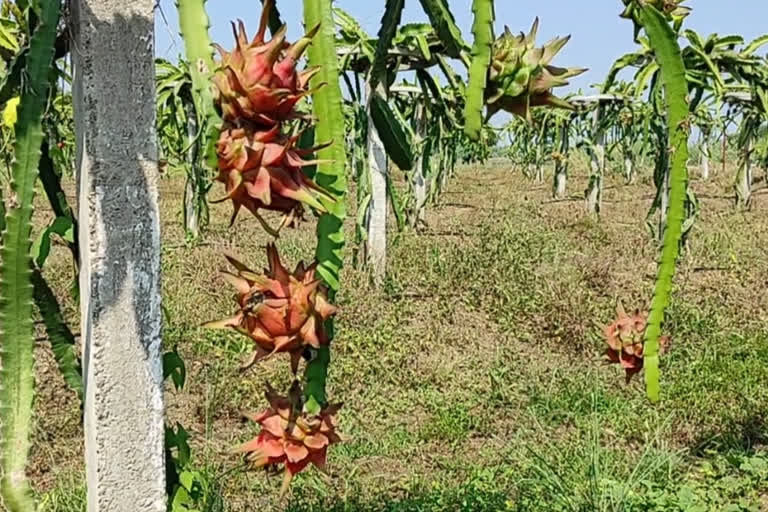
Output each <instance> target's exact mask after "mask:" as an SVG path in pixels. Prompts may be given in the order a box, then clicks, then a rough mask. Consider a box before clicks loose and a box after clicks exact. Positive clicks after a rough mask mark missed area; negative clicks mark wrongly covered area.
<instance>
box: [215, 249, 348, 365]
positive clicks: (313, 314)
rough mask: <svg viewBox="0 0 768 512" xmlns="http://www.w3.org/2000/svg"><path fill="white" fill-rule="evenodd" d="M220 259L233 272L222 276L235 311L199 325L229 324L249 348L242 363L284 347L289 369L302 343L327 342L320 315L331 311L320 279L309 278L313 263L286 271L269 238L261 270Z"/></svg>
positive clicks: (305, 345)
mask: <svg viewBox="0 0 768 512" xmlns="http://www.w3.org/2000/svg"><path fill="white" fill-rule="evenodd" d="M226 258H227V260H229V262H230V263H231V264H232V266H233V267H235V269H236V270H237V273H230V272H222V275H223V277H224V278H225V279H226V280H227V281H228V282H229V283H230V284H232V285H233V286H234V287H235V288H236V290H237V302H238V305H239V310H238V311H237V313H236V314H235V315H234V316H232V317H230V318H226V319H224V320H219V321H214V322H208V323H206V324H204V325H203V326H204V327H208V328H213V329H225V328H231V329H234V330H236V331H238V332H240V333H241V334H243V335H245V336H248V337H249V338H251V339H252V340H253V341H254V343H255V351H254V352H253V354H252V355H251V356H250V358H249V359H248V361H246V363H245V364H244V367H245V368H247V367H250V366H251V365H253V364H254V363H256V362H257V361H259V360H261V359H263V358H265V357H269V356H271V355H272V354H275V353H278V352H287V353H289V354H290V356H291V369H292V370H293V373H294V374H295V373H296V371H297V369H298V364H299V360H300V359H301V356H302V354H303V352H304V351H305V349H306V348H308V347H314V348H319V347H320V346H321V345H326V344H327V343H328V335H327V333H326V331H325V320H326V319H328V318H329V317H331V316H332V315H334V314H335V313H336V311H337V309H336V307H335V306H332V305H331V304H330V303H329V302H328V300H327V298H326V292H325V289H324V288H323V286H322V284H321V280H320V279H316V278H315V264H312V265H310V266H309V267H305V266H304V263H303V262H299V264H298V265H297V266H296V269H295V270H294V271H293V273H289V272H288V270H287V269H286V268H285V267H284V266H283V264H282V263H281V262H280V256H279V254H278V253H277V248H276V247H275V245H274V244H271V243H270V244H268V245H267V258H268V261H269V268H268V269H266V270H265V271H264V273H263V274H262V275H259V274H256V273H255V272H253V271H252V270H250V269H249V268H248V267H246V266H245V265H243V264H242V263H240V262H239V261H238V260H236V259H235V258H233V257H232V256H226Z"/></svg>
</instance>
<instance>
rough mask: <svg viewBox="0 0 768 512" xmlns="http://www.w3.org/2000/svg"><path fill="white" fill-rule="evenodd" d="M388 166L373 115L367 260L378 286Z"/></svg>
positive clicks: (370, 123)
mask: <svg viewBox="0 0 768 512" xmlns="http://www.w3.org/2000/svg"><path fill="white" fill-rule="evenodd" d="M369 93H370V91H369ZM369 97H370V94H369ZM369 108H370V107H369ZM387 165H388V162H387V153H386V152H385V151H384V144H383V143H382V142H381V139H380V138H379V132H377V131H376V126H375V125H374V124H373V120H372V119H371V116H370V112H369V114H368V169H369V173H370V180H371V181H370V183H371V202H370V203H369V204H368V215H367V220H368V240H367V241H366V257H367V260H368V264H369V265H370V266H371V270H372V271H373V279H374V282H375V283H377V284H380V283H381V282H382V281H383V280H384V275H385V273H386V268H387V172H389V170H388V169H387Z"/></svg>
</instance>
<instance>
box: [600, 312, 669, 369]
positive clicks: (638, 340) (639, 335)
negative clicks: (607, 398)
mask: <svg viewBox="0 0 768 512" xmlns="http://www.w3.org/2000/svg"><path fill="white" fill-rule="evenodd" d="M616 314H617V319H616V321H614V322H613V323H611V324H609V325H607V326H605V341H606V343H608V349H607V350H606V352H605V354H606V356H607V357H608V359H609V360H610V362H612V363H618V364H620V365H621V367H622V368H624V370H625V372H626V382H627V383H629V382H630V380H631V379H632V376H634V375H635V374H636V373H639V372H640V370H642V369H643V343H644V340H643V336H644V334H645V327H646V325H647V323H648V312H647V311H642V312H641V311H640V310H639V309H637V310H635V312H634V314H633V315H631V316H630V315H628V314H627V313H626V312H625V311H624V308H623V307H622V306H621V304H619V305H618V306H617V307H616ZM668 345H669V337H668V336H661V337H660V338H659V352H660V353H663V352H664V351H665V350H666V348H667V346H668Z"/></svg>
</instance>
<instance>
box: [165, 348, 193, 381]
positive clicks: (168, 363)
mask: <svg viewBox="0 0 768 512" xmlns="http://www.w3.org/2000/svg"><path fill="white" fill-rule="evenodd" d="M168 377H170V378H171V380H172V381H173V385H174V387H175V388H176V391H181V389H182V388H184V382H185V381H186V380H187V367H186V365H185V364H184V359H182V358H181V356H180V355H179V352H178V349H176V348H174V349H173V350H172V351H170V352H166V353H165V354H163V380H165V379H167V378H168Z"/></svg>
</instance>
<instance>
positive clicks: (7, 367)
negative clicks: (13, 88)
mask: <svg viewBox="0 0 768 512" xmlns="http://www.w3.org/2000/svg"><path fill="white" fill-rule="evenodd" d="M38 7H39V11H38V12H39V14H38V15H39V17H40V18H39V21H38V24H37V28H36V29H35V32H34V34H33V35H32V37H31V40H30V42H29V50H28V54H27V57H26V59H25V62H26V65H25V68H24V75H25V77H26V79H25V83H24V87H23V88H22V91H21V103H20V107H19V111H18V119H17V121H16V142H15V144H14V148H13V154H14V163H13V170H12V182H11V190H12V193H13V194H14V196H15V201H14V202H15V206H13V207H12V208H10V209H9V211H8V212H7V214H6V231H5V235H4V239H3V247H2V249H0V261H2V263H0V289H2V295H1V296H0V328H2V333H0V334H1V335H2V336H1V338H2V345H1V346H0V417H1V418H3V421H2V426H1V427H0V428H1V430H0V443H2V444H1V445H0V448H1V449H2V470H0V473H2V475H3V477H2V480H1V481H0V493H1V494H2V499H3V502H4V504H5V506H6V507H7V508H8V509H9V510H10V511H11V512H27V511H29V512H31V511H33V510H34V508H35V505H34V499H33V498H32V493H31V490H30V487H29V482H28V480H27V477H26V464H27V457H28V455H29V447H30V434H31V427H32V403H33V400H34V395H35V391H34V381H35V377H34V347H35V330H34V325H33V323H32V304H33V288H32V281H31V277H32V268H31V263H32V262H31V260H30V255H29V249H30V245H31V241H30V235H31V232H32V209H33V198H34V193H35V182H36V181H37V176H38V164H39V162H40V145H41V144H42V142H43V130H42V119H43V114H44V112H45V106H46V103H47V99H48V85H49V84H48V80H49V78H50V69H51V63H52V61H53V54H54V41H55V39H56V27H57V24H58V19H59V1H58V0H40V1H39V2H38Z"/></svg>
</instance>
